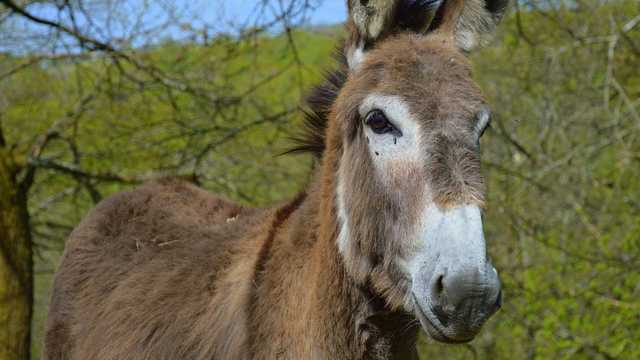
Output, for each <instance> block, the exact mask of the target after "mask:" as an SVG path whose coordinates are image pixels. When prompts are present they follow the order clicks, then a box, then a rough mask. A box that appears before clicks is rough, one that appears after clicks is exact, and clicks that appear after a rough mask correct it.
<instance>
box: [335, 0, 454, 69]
mask: <svg viewBox="0 0 640 360" xmlns="http://www.w3.org/2000/svg"><path fill="white" fill-rule="evenodd" d="M442 1H443V0H348V2H347V5H348V8H349V21H348V30H349V33H350V37H349V40H348V41H347V43H346V49H345V53H346V55H347V60H348V62H349V67H350V68H351V69H355V68H357V66H358V64H359V63H360V62H361V61H362V59H363V58H364V53H365V52H366V51H367V50H368V49H369V48H371V47H372V46H373V45H375V43H376V42H377V41H380V40H382V39H384V38H385V37H387V36H389V35H393V34H395V33H398V32H401V31H409V32H415V33H424V32H426V31H427V29H428V28H429V25H430V24H431V21H432V20H433V18H434V16H435V15H436V11H437V10H438V8H439V7H440V5H441V3H442Z"/></svg>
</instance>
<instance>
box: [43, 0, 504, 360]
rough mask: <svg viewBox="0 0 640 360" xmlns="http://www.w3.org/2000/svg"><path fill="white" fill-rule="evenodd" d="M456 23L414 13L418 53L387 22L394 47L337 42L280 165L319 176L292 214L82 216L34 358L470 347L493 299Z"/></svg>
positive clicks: (482, 121) (118, 200)
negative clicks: (303, 162) (328, 70)
mask: <svg viewBox="0 0 640 360" xmlns="http://www.w3.org/2000/svg"><path fill="white" fill-rule="evenodd" d="M363 3H364V1H363ZM464 6H465V5H464V3H463V2H462V0H448V1H447V2H446V3H444V4H443V5H442V6H440V7H438V8H437V9H436V10H434V9H428V11H435V12H436V14H435V15H433V18H434V19H437V20H434V22H436V23H437V26H433V25H431V23H430V24H421V25H420V27H425V26H426V27H432V28H431V30H429V33H428V34H427V35H422V34H421V33H422V31H423V30H424V29H422V30H420V29H417V28H405V29H402V27H401V26H396V25H397V24H399V23H401V22H402V21H403V17H402V16H403V15H402V12H398V11H395V12H394V15H392V17H393V16H395V17H396V20H395V21H393V22H392V24H394V25H393V26H392V28H394V29H400V30H398V31H396V30H391V31H390V32H389V33H387V35H385V36H384V37H380V39H379V40H376V39H375V37H376V36H377V35H374V36H373V37H372V38H370V39H369V40H368V42H369V44H368V45H367V46H363V47H360V44H354V43H350V40H348V41H347V44H346V45H345V49H347V50H345V53H346V54H347V60H346V61H344V63H345V64H344V65H343V69H342V71H338V72H336V73H334V75H333V76H331V77H330V78H329V81H327V82H326V83H325V84H324V85H322V86H320V87H319V88H317V89H316V90H315V92H314V93H313V95H312V96H311V99H310V102H309V105H310V108H311V110H312V111H311V112H310V114H309V116H308V120H309V125H310V126H309V131H310V132H309V134H308V136H307V137H306V139H305V140H304V142H303V143H302V144H301V145H300V146H299V147H298V148H297V150H299V151H306V150H310V151H314V152H315V154H316V156H317V159H318V165H317V167H316V169H315V170H314V176H313V180H312V181H311V183H310V184H309V185H308V187H307V189H306V191H304V192H302V193H301V194H299V195H298V196H297V197H295V199H293V200H291V201H288V202H285V203H283V204H281V205H279V206H275V207H273V208H265V209H255V208H249V207H245V206H240V205H237V204H234V203H232V202H230V201H227V200H224V199H222V198H220V197H216V196H213V195H211V194H209V193H207V192H206V191H204V190H202V189H199V188H197V187H195V186H193V185H190V184H187V183H182V182H179V181H173V180H163V181H158V182H155V183H151V184H147V185H145V186H142V187H141V188H138V189H136V190H133V191H129V192H123V193H119V194H116V195H113V196H111V197H110V198H108V199H106V200H104V201H103V202H102V203H101V204H99V205H98V206H97V207H96V208H95V209H94V210H93V211H92V212H91V213H90V214H89V215H88V216H87V217H86V218H85V219H84V220H83V221H82V222H81V224H80V225H79V226H78V227H77V228H76V229H75V230H74V231H73V233H72V234H71V236H70V238H69V239H68V241H67V244H66V249H65V253H64V256H63V259H62V263H61V266H60V268H59V270H58V272H57V274H56V277H55V282H54V290H53V296H52V302H51V306H50V311H49V318H48V323H47V332H46V340H45V350H44V358H45V359H49V360H59V359H82V360H85V359H99V360H115V359H198V360H199V359H275V358H286V359H415V358H417V353H416V349H415V343H416V338H417V335H418V332H419V329H420V327H422V328H423V329H424V330H425V331H426V332H427V333H428V334H429V335H430V336H431V337H433V338H434V339H436V340H438V341H443V342H448V343H459V342H466V341H470V340H471V339H473V338H474V336H475V335H476V334H477V333H478V332H479V330H480V328H481V326H482V325H483V324H484V323H485V321H486V320H487V319H488V318H489V317H490V316H491V315H492V314H493V313H495V312H496V311H497V310H498V308H499V307H500V302H501V286H500V281H499V278H498V275H497V272H496V270H495V269H494V268H493V266H492V265H491V264H490V262H489V261H488V259H487V255H486V250H485V241H484V236H483V230H482V216H481V207H482V206H483V197H484V190H483V180H482V177H481V174H480V159H479V138H480V136H481V135H482V133H483V131H484V129H485V128H486V127H487V126H488V123H489V112H488V110H487V105H486V104H485V102H484V100H483V97H482V94H481V92H480V90H479V89H478V87H477V86H476V85H475V83H474V82H473V81H472V79H471V68H470V64H469V62H468V60H467V59H466V58H465V56H464V55H463V54H462V52H461V51H460V46H459V45H460V44H459V42H458V39H457V36H458V33H457V30H456V29H457V24H459V21H460V16H461V14H462V15H464ZM352 9H353V7H352ZM352 14H354V12H353V11H352ZM425 16H428V17H430V16H431V15H429V14H428V13H425ZM355 18H356V17H355V16H352V19H351V20H350V23H351V26H350V29H352V31H354V35H352V36H351V38H353V39H358V38H363V37H364V35H363V32H362V31H363V29H364V31H369V30H371V29H370V28H369V25H367V24H364V26H359V25H358V24H357V22H358V19H355ZM360 20H362V19H360ZM365 20H366V21H369V20H367V19H366V16H365ZM369 23H374V22H369ZM361 25H362V24H361ZM407 29H408V30H407ZM391 32H393V33H391ZM370 33H373V32H370ZM348 49H356V50H357V51H349V50H348ZM346 63H348V65H346ZM420 325H421V326H420Z"/></svg>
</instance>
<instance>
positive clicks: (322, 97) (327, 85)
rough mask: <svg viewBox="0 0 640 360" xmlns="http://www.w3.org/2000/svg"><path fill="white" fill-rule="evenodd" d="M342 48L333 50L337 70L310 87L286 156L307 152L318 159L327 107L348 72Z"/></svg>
mask: <svg viewBox="0 0 640 360" xmlns="http://www.w3.org/2000/svg"><path fill="white" fill-rule="evenodd" d="M342 48H343V45H340V46H338V47H336V49H335V50H334V54H333V58H334V59H335V61H336V62H337V63H338V66H337V68H336V69H334V70H332V71H327V72H325V74H324V81H323V82H322V83H320V84H319V85H316V86H315V87H313V88H312V89H311V91H310V92H309V95H307V98H306V99H305V103H306V108H303V109H302V112H303V114H304V120H303V126H302V131H301V132H300V133H299V134H298V135H296V136H294V137H292V139H291V140H292V141H293V143H294V146H293V147H291V148H290V149H289V150H288V151H286V152H285V153H286V154H300V153H310V154H312V155H313V156H314V157H315V158H316V159H320V158H321V157H322V154H323V152H324V149H325V133H326V131H327V124H328V122H329V114H330V113H331V106H332V105H333V103H334V102H335V100H336V99H337V98H338V94H339V93H340V89H342V87H343V86H344V84H345V82H346V81H347V77H348V72H349V69H348V65H347V59H346V57H345V56H344V53H343V51H342Z"/></svg>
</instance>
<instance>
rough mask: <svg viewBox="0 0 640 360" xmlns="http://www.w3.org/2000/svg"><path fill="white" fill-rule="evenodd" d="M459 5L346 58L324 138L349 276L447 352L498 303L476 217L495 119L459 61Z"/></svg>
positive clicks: (458, 0) (451, 3)
mask: <svg viewBox="0 0 640 360" xmlns="http://www.w3.org/2000/svg"><path fill="white" fill-rule="evenodd" d="M472 1H473V0H472ZM352 3H353V4H355V3H357V2H352ZM359 3H360V4H363V3H364V1H360V2H359ZM370 3H374V1H373V0H372V1H371V2H370ZM353 4H352V10H353V7H354V6H357V5H353ZM362 6H364V5H362ZM464 6H465V5H463V3H462V0H445V3H444V4H443V5H442V7H441V8H439V9H438V10H437V11H440V12H441V14H440V15H438V16H439V17H440V18H441V20H440V22H439V25H438V27H436V28H434V29H432V30H433V31H432V32H430V33H429V34H428V35H422V34H416V32H415V31H413V32H410V33H407V32H403V33H400V34H397V35H390V36H386V37H385V38H384V39H382V40H379V41H377V42H376V43H375V44H374V46H371V47H370V48H369V49H367V51H363V52H362V53H361V54H360V55H359V56H358V58H355V57H352V58H351V61H350V65H351V70H350V73H349V76H348V79H347V80H346V83H345V84H344V86H343V87H342V89H341V90H340V92H339V94H338V97H337V99H336V102H335V103H334V106H333V110H332V111H333V113H332V116H331V120H330V123H329V124H328V131H327V136H328V139H327V146H329V147H330V148H331V147H332V148H334V149H336V152H335V154H336V155H335V156H336V161H337V164H338V165H337V172H336V179H335V184H336V186H335V194H336V210H337V218H338V223H339V234H338V239H337V242H338V244H337V245H338V249H339V251H340V254H341V256H342V258H343V260H344V263H345V265H346V267H347V269H348V271H349V273H350V274H351V275H352V276H354V277H355V278H356V279H357V280H358V281H361V282H362V283H368V284H370V286H372V287H373V288H374V289H375V290H376V292H377V293H379V294H381V295H382V296H383V297H384V298H385V300H386V301H387V303H388V304H390V305H391V306H392V307H395V308H403V309H405V310H406V311H409V312H412V313H413V314H415V316H416V317H417V318H418V319H419V320H420V322H421V323H422V325H423V328H425V330H426V331H427V332H428V333H429V334H430V335H431V336H432V337H433V338H435V339H437V340H440V341H446V342H462V341H468V340H470V339H472V338H473V337H474V336H475V335H476V334H477V332H478V331H479V329H480V327H481V326H482V324H483V323H484V322H485V321H486V320H487V319H488V318H489V316H491V315H492V314H493V313H494V312H495V311H496V310H497V309H498V308H499V307H500V302H501V287H500V281H499V279H498V274H497V272H496V270H495V269H494V268H493V266H492V265H491V264H490V263H489V261H488V259H487V255H486V249H485V240H484V235H483V229H482V215H481V207H482V206H483V198H484V186H483V179H482V176H481V174H480V153H479V140H480V136H481V135H482V133H483V131H484V130H485V128H486V127H487V126H488V123H489V118H490V115H489V111H488V107H487V105H486V104H485V102H484V100H483V96H482V94H481V92H480V90H479V88H478V86H477V85H476V84H475V83H474V82H473V80H472V78H471V66H470V64H469V62H468V60H467V58H466V57H465V56H464V54H462V52H461V51H460V43H459V41H458V32H457V30H456V29H458V27H457V26H456V24H457V23H459V21H458V20H459V19H460V16H461V15H464ZM428 11H431V10H428ZM426 16H427V18H429V15H426ZM377 21H379V20H372V21H370V22H368V23H366V24H373V23H375V22H377ZM380 21H381V24H383V25H380V26H381V28H383V29H384V28H385V25H384V24H386V21H389V20H385V19H383V20H380ZM366 26H369V27H366ZM366 26H365V28H366V29H368V30H367V31H369V32H368V33H367V34H369V35H370V34H374V35H375V33H376V31H377V30H375V29H377V28H380V26H378V25H376V26H378V27H372V25H366ZM372 29H373V30H372ZM371 31H373V32H371ZM382 31H383V32H384V31H385V30H382ZM369 35H367V36H369Z"/></svg>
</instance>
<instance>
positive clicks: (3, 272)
mask: <svg viewBox="0 0 640 360" xmlns="http://www.w3.org/2000/svg"><path fill="white" fill-rule="evenodd" d="M1 145H2V144H0V359H7V360H14V359H20V360H28V359H29V357H30V346H31V344H30V340H31V339H30V338H31V313H32V305H33V266H32V265H33V259H32V252H33V250H32V243H31V233H30V231H29V213H28V211H27V197H26V190H25V189H21V187H20V186H19V183H18V181H17V172H18V168H17V166H16V164H15V162H14V160H13V157H12V155H11V154H10V153H9V152H8V151H7V150H6V149H5V148H3V147H2V146H1Z"/></svg>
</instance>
